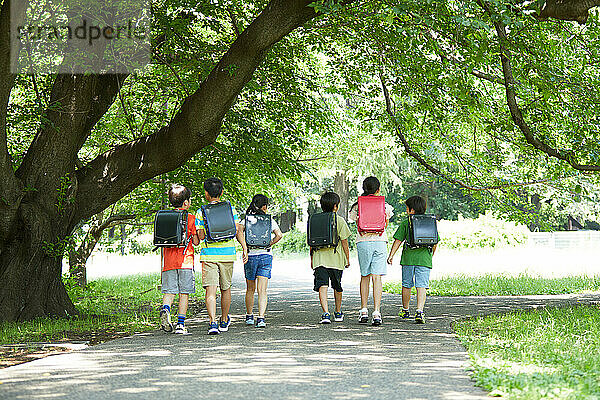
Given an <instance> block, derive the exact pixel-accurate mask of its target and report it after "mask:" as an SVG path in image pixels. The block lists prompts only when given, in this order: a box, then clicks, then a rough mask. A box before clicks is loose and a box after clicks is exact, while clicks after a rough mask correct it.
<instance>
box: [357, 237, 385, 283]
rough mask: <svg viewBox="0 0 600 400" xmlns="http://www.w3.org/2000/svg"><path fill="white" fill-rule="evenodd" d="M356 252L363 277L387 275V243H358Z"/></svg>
mask: <svg viewBox="0 0 600 400" xmlns="http://www.w3.org/2000/svg"><path fill="white" fill-rule="evenodd" d="M356 251H357V253H358V264H359V265H360V274H361V275H362V276H367V275H371V274H374V275H385V274H387V260H386V256H387V243H386V242H384V241H381V240H378V241H362V242H358V243H356Z"/></svg>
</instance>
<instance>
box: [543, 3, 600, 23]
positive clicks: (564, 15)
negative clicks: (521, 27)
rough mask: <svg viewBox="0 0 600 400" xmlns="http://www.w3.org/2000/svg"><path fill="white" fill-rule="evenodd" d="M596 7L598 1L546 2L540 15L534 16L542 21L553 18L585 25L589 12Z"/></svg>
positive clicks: (598, 4) (599, 4)
mask: <svg viewBox="0 0 600 400" xmlns="http://www.w3.org/2000/svg"><path fill="white" fill-rule="evenodd" d="M597 6H600V0H546V2H545V3H544V5H543V6H542V9H541V10H540V13H539V14H534V16H535V17H536V18H537V19H539V20H542V21H546V20H548V19H550V18H554V19H561V20H564V21H577V22H579V23H580V24H585V23H586V22H587V20H588V17H589V10H590V9H591V8H594V7H597Z"/></svg>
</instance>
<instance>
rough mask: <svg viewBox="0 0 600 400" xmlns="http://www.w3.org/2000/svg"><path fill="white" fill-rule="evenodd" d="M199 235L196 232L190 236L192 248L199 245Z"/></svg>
mask: <svg viewBox="0 0 600 400" xmlns="http://www.w3.org/2000/svg"><path fill="white" fill-rule="evenodd" d="M199 235H200V232H199V231H196V233H195V234H193V235H192V237H191V239H192V244H193V245H194V246H198V245H199V244H200V238H199V237H198V236H199Z"/></svg>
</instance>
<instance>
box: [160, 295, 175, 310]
mask: <svg viewBox="0 0 600 400" xmlns="http://www.w3.org/2000/svg"><path fill="white" fill-rule="evenodd" d="M174 298H175V295H174V294H170V293H165V294H163V302H162V303H163V306H164V305H167V306H169V308H171V304H173V299H174Z"/></svg>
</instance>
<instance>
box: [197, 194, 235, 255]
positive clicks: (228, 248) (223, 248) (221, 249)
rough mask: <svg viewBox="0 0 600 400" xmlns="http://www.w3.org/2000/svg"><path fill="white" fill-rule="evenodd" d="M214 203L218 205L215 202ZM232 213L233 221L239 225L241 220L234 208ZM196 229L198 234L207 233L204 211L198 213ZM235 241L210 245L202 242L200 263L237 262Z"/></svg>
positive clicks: (204, 241) (230, 240)
mask: <svg viewBox="0 0 600 400" xmlns="http://www.w3.org/2000/svg"><path fill="white" fill-rule="evenodd" d="M213 203H217V202H216V201H214V202H213ZM231 211H232V212H233V220H234V221H235V223H236V225H237V224H239V222H240V219H239V216H238V214H237V212H236V211H235V208H234V207H233V206H232V207H231ZM196 229H197V230H198V233H200V232H203V233H204V234H205V235H206V231H205V229H204V215H202V210H201V209H200V210H198V212H197V213H196ZM233 240H234V239H229V240H227V241H224V242H214V243H208V242H207V241H206V240H201V241H200V261H225V262H228V261H229V262H230V261H235V259H236V254H235V243H234V241H233Z"/></svg>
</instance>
